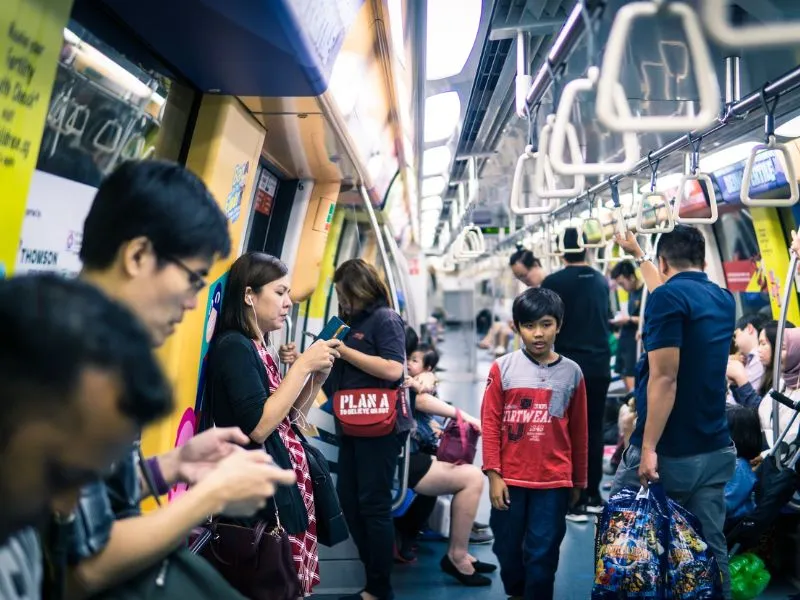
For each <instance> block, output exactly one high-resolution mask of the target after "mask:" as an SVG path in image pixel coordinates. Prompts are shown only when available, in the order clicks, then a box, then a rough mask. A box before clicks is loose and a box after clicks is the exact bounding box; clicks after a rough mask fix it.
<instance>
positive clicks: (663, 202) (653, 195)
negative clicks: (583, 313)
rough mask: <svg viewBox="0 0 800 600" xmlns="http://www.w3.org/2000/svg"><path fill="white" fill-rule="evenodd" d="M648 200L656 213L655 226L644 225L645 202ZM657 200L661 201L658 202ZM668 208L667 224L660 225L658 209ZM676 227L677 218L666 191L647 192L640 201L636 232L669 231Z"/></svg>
mask: <svg viewBox="0 0 800 600" xmlns="http://www.w3.org/2000/svg"><path fill="white" fill-rule="evenodd" d="M645 202H647V203H648V204H649V205H650V207H651V208H652V210H653V213H654V215H655V220H656V224H655V227H645V225H644V211H645V209H644V203H645ZM656 202H660V203H659V204H657V203H656ZM662 207H664V208H666V209H667V224H666V225H664V226H662V225H659V220H658V210H659V209H660V208H662ZM673 229H675V218H674V216H673V213H672V210H671V209H670V206H669V200H668V199H667V195H666V194H665V193H664V192H647V193H646V194H644V195H643V196H642V199H641V201H640V202H639V209H638V210H637V211H636V232H637V233H669V232H670V231H672V230H673Z"/></svg>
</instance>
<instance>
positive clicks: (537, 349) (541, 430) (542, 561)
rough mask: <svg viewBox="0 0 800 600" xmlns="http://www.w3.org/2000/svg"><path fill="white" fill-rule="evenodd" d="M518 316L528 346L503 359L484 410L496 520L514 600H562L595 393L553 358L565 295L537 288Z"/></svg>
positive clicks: (519, 303) (498, 550)
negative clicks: (558, 596) (559, 584)
mask: <svg viewBox="0 0 800 600" xmlns="http://www.w3.org/2000/svg"><path fill="white" fill-rule="evenodd" d="M513 314H514V326H515V327H516V328H517V331H518V332H519V335H520V337H521V338H522V342H523V347H522V348H521V349H520V350H518V351H516V352H513V353H511V354H508V355H506V356H504V357H502V358H500V359H498V360H496V361H495V362H494V364H493V365H492V368H491V370H490V371H489V379H488V381H487V386H486V393H485V395H484V398H483V406H482V408H481V422H482V423H483V470H484V471H485V472H486V474H487V475H488V477H489V482H490V485H491V488H490V491H489V496H490V499H491V501H492V513H491V518H490V521H489V523H490V525H491V526H492V530H493V531H494V534H495V542H494V546H493V550H494V553H495V555H497V558H498V559H499V561H500V577H501V578H502V580H503V588H504V589H505V593H506V595H508V596H513V597H517V598H522V597H524V598H526V599H532V598H540V599H543V600H546V599H551V600H552V598H553V586H554V582H555V576H556V570H557V569H558V559H559V551H560V547H561V542H562V540H563V539H564V535H565V534H566V531H567V522H566V517H567V511H568V510H569V508H570V506H571V505H572V506H574V505H575V504H576V503H577V502H578V500H579V498H580V495H581V489H584V488H585V487H586V484H587V455H588V425H587V408H586V386H585V384H584V382H583V374H582V373H581V370H580V367H578V365H577V364H576V363H575V362H573V361H571V360H570V359H568V358H566V357H564V356H560V355H558V354H556V353H555V352H554V351H553V345H554V344H555V339H556V335H557V334H558V331H559V329H560V328H561V323H562V320H563V318H564V303H563V302H562V301H561V298H560V297H559V296H558V294H556V293H555V292H553V291H552V290H548V289H535V288H530V289H528V290H526V291H525V292H523V293H522V294H520V295H519V296H518V297H517V298H516V300H514V307H513Z"/></svg>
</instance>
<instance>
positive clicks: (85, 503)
mask: <svg viewBox="0 0 800 600" xmlns="http://www.w3.org/2000/svg"><path fill="white" fill-rule="evenodd" d="M230 245H231V242H230V237H229V235H228V224H227V220H226V218H225V214H224V213H223V212H222V210H221V209H220V208H219V206H218V205H217V202H216V201H215V200H214V198H213V197H212V195H211V193H210V192H209V191H208V189H207V188H206V186H205V184H204V183H203V182H202V181H201V180H200V179H199V178H198V177H197V176H196V175H194V174H192V173H191V172H190V171H188V170H187V169H185V168H183V167H181V166H180V165H177V164H174V163H169V162H164V161H157V160H142V161H131V162H127V163H124V164H122V165H120V166H119V167H118V168H117V169H116V170H115V171H114V172H113V173H111V175H109V176H108V177H107V178H106V179H105V180H104V181H103V183H102V184H101V185H100V188H99V189H98V191H97V194H96V195H95V198H94V201H93V203H92V207H91V209H90V210H89V214H88V216H87V217H86V221H85V222H84V231H83V242H82V245H81V250H80V258H81V261H82V262H83V270H82V272H81V275H80V278H81V279H82V280H84V281H86V282H88V283H90V284H92V285H94V286H95V287H96V288H98V289H99V290H101V291H102V292H103V293H105V294H106V295H107V296H109V297H111V298H113V299H115V300H117V301H119V302H121V303H122V304H124V305H126V306H127V307H129V308H130V309H131V310H132V311H133V312H134V314H135V315H136V316H137V317H138V318H139V320H140V321H141V322H142V323H144V325H145V326H146V327H147V329H148V331H149V334H150V338H151V343H152V345H153V346H155V347H157V346H161V345H162V344H163V343H164V342H165V341H166V339H167V338H168V337H169V336H170V335H172V333H173V332H174V331H175V328H176V326H177V325H178V323H180V322H181V321H182V319H183V316H184V313H185V312H186V311H187V310H192V309H194V308H195V307H196V306H197V295H198V294H199V292H200V291H201V290H202V289H203V288H204V287H205V286H206V281H205V278H206V276H207V274H208V272H209V270H210V268H211V265H212V263H213V262H214V260H215V259H216V258H219V257H222V256H226V255H227V254H228V252H229V251H230ZM242 443H247V436H245V435H244V434H243V433H242V432H241V431H240V430H238V429H236V428H218V429H214V430H212V431H208V432H205V433H203V434H201V435H198V436H195V437H194V438H192V439H191V440H190V441H189V442H187V443H186V444H185V445H183V446H181V447H180V448H175V449H174V450H171V451H169V452H167V453H165V454H162V455H161V456H158V457H153V458H151V459H148V460H147V461H146V467H145V466H144V465H142V464H140V463H139V462H138V460H137V457H136V454H137V453H136V450H135V449H132V450H131V451H130V452H128V453H127V454H126V456H125V458H124V459H123V460H120V461H118V463H117V465H116V470H115V472H114V473H113V474H112V475H110V476H109V477H107V478H106V479H105V480H104V481H98V482H95V483H94V484H91V485H89V486H86V487H84V488H83V489H82V490H81V499H80V503H79V508H78V510H77V511H76V513H75V516H76V521H75V526H74V531H75V535H72V536H70V537H69V544H68V548H67V551H66V554H67V560H68V562H69V566H70V570H69V573H68V584H69V588H68V597H83V596H85V595H92V596H95V595H99V594H100V593H101V592H107V594H108V597H111V598H116V597H120V596H122V595H124V594H126V593H127V590H128V587H126V586H137V585H140V584H141V583H142V582H148V581H150V582H154V581H155V580H156V579H158V578H159V575H160V572H161V571H162V569H164V566H163V565H164V564H165V562H164V561H165V558H166V557H171V556H174V555H175V554H176V553H178V552H179V551H180V549H181V548H184V550H185V546H184V544H185V541H186V538H187V536H188V535H189V533H190V532H191V531H192V529H193V528H194V527H196V526H197V525H199V524H201V523H203V522H204V521H206V519H207V518H208V515H209V514H214V513H219V512H225V513H226V514H232V515H233V516H249V515H252V514H253V513H254V512H256V511H257V510H259V509H260V508H262V507H263V506H264V505H265V504H266V501H267V498H268V497H270V496H272V494H273V492H274V490H275V485H276V484H279V485H290V484H293V483H294V473H293V472H291V471H284V470H283V469H278V468H276V467H274V466H271V465H270V464H268V463H269V459H268V457H266V455H265V454H264V453H263V452H260V451H251V452H242V451H241V448H240V446H239V444H242ZM143 468H147V469H148V470H149V471H150V472H151V473H152V475H153V479H155V482H156V486H157V488H158V489H157V492H158V493H159V494H166V493H167V492H168V491H169V489H170V487H171V486H172V485H174V484H175V483H179V482H183V483H187V484H190V486H191V487H190V488H189V490H188V491H187V492H186V493H184V494H182V495H181V496H180V497H179V498H177V499H176V500H174V501H173V502H170V503H169V504H168V505H167V506H165V507H163V508H161V509H159V510H156V511H153V512H150V513H147V514H142V513H141V510H140V507H139V505H140V501H141V500H142V499H143V498H145V497H148V496H150V491H149V486H147V485H146V483H145V480H144V475H143V472H142V470H141V469H143ZM143 490H147V491H144V492H143ZM187 552H188V551H187ZM58 556H61V553H59V554H58ZM181 557H182V559H185V561H186V562H187V563H188V562H190V563H191V564H192V566H193V567H195V568H196V574H195V577H194V579H195V580H196V583H197V585H198V588H199V589H202V590H204V591H205V592H206V593H207V594H211V595H215V596H216V598H237V599H238V598H241V596H240V595H239V594H238V593H236V592H235V591H234V590H233V588H231V587H230V586H229V585H228V584H227V582H226V581H225V580H224V579H223V578H222V577H221V576H220V575H219V574H218V573H217V572H216V571H214V569H213V568H211V566H210V565H208V563H207V562H206V561H205V560H203V559H202V558H201V557H199V556H198V557H196V556H195V555H190V556H187V555H186V553H182V554H181ZM51 558H52V557H51ZM167 564H168V563H167ZM54 571H55V569H54ZM167 581H168V582H169V581H177V578H173V579H172V580H170V579H169V578H167ZM52 584H53V585H59V582H52ZM115 585H118V586H119V588H122V589H111V588H112V587H113V586H115Z"/></svg>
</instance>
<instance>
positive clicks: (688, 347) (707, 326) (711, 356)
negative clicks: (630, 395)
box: [631, 271, 736, 456]
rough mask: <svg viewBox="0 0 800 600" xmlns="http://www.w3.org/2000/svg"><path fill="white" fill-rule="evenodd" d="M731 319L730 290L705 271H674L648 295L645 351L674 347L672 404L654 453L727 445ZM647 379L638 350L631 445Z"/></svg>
mask: <svg viewBox="0 0 800 600" xmlns="http://www.w3.org/2000/svg"><path fill="white" fill-rule="evenodd" d="M735 323H736V307H735V304H734V300H733V295H732V294H731V293H730V292H729V291H728V290H725V289H722V288H721V287H719V286H718V285H716V284H715V283H712V282H711V281H709V279H708V276H707V275H706V274H705V273H701V272H696V271H688V272H683V273H678V274H676V275H674V276H673V277H671V278H670V279H669V281H668V282H667V283H665V284H664V285H662V286H660V287H658V288H656V289H655V290H654V291H653V292H652V293H651V294H650V295H649V297H648V299H647V304H646V305H645V315H644V328H643V330H642V341H643V343H644V349H645V352H652V351H654V350H659V349H661V348H680V364H679V366H678V383H677V390H676V393H675V405H674V407H673V409H672V414H670V416H669V418H668V419H667V423H666V426H665V427H664V433H663V435H662V436H661V440H660V441H659V443H658V447H657V448H656V451H657V452H658V453H659V454H663V455H664V456H691V455H695V454H704V453H707V452H713V451H715V450H720V449H722V448H725V447H727V446H728V445H730V443H731V438H730V434H729V433H728V421H727V418H726V416H725V396H726V389H727V387H726V379H725V369H726V367H727V365H728V350H729V349H730V343H731V336H732V335H733V330H734V327H735ZM649 379H650V365H649V363H648V359H647V355H646V354H643V356H642V360H640V361H639V365H638V376H637V385H636V410H637V412H638V420H637V423H636V430H635V431H634V432H633V435H632V436H631V444H634V445H636V446H640V447H641V445H642V436H643V433H644V426H645V422H646V420H647V384H648V381H649Z"/></svg>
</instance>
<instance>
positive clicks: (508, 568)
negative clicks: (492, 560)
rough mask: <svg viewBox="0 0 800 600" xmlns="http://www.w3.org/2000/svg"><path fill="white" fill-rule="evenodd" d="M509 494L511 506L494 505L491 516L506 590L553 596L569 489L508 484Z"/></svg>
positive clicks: (529, 596) (541, 599)
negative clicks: (506, 507)
mask: <svg viewBox="0 0 800 600" xmlns="http://www.w3.org/2000/svg"><path fill="white" fill-rule="evenodd" d="M508 494H509V497H510V499H511V503H510V506H509V508H508V510H497V509H495V508H493V509H492V514H491V517H490V520H489V524H490V525H491V528H492V531H493V532H494V546H493V547H492V550H494V553H495V555H496V556H497V559H498V561H499V562H500V578H501V579H502V580H503V587H504V588H505V592H506V594H507V595H509V596H522V597H524V598H525V600H552V598H553V584H554V582H555V578H556V570H557V569H558V554H559V550H560V548H561V542H562V540H563V539H564V535H565V534H566V533H567V521H566V516H567V509H568V508H569V494H570V490H569V488H558V489H553V490H531V489H527V488H521V487H512V486H509V487H508Z"/></svg>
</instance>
